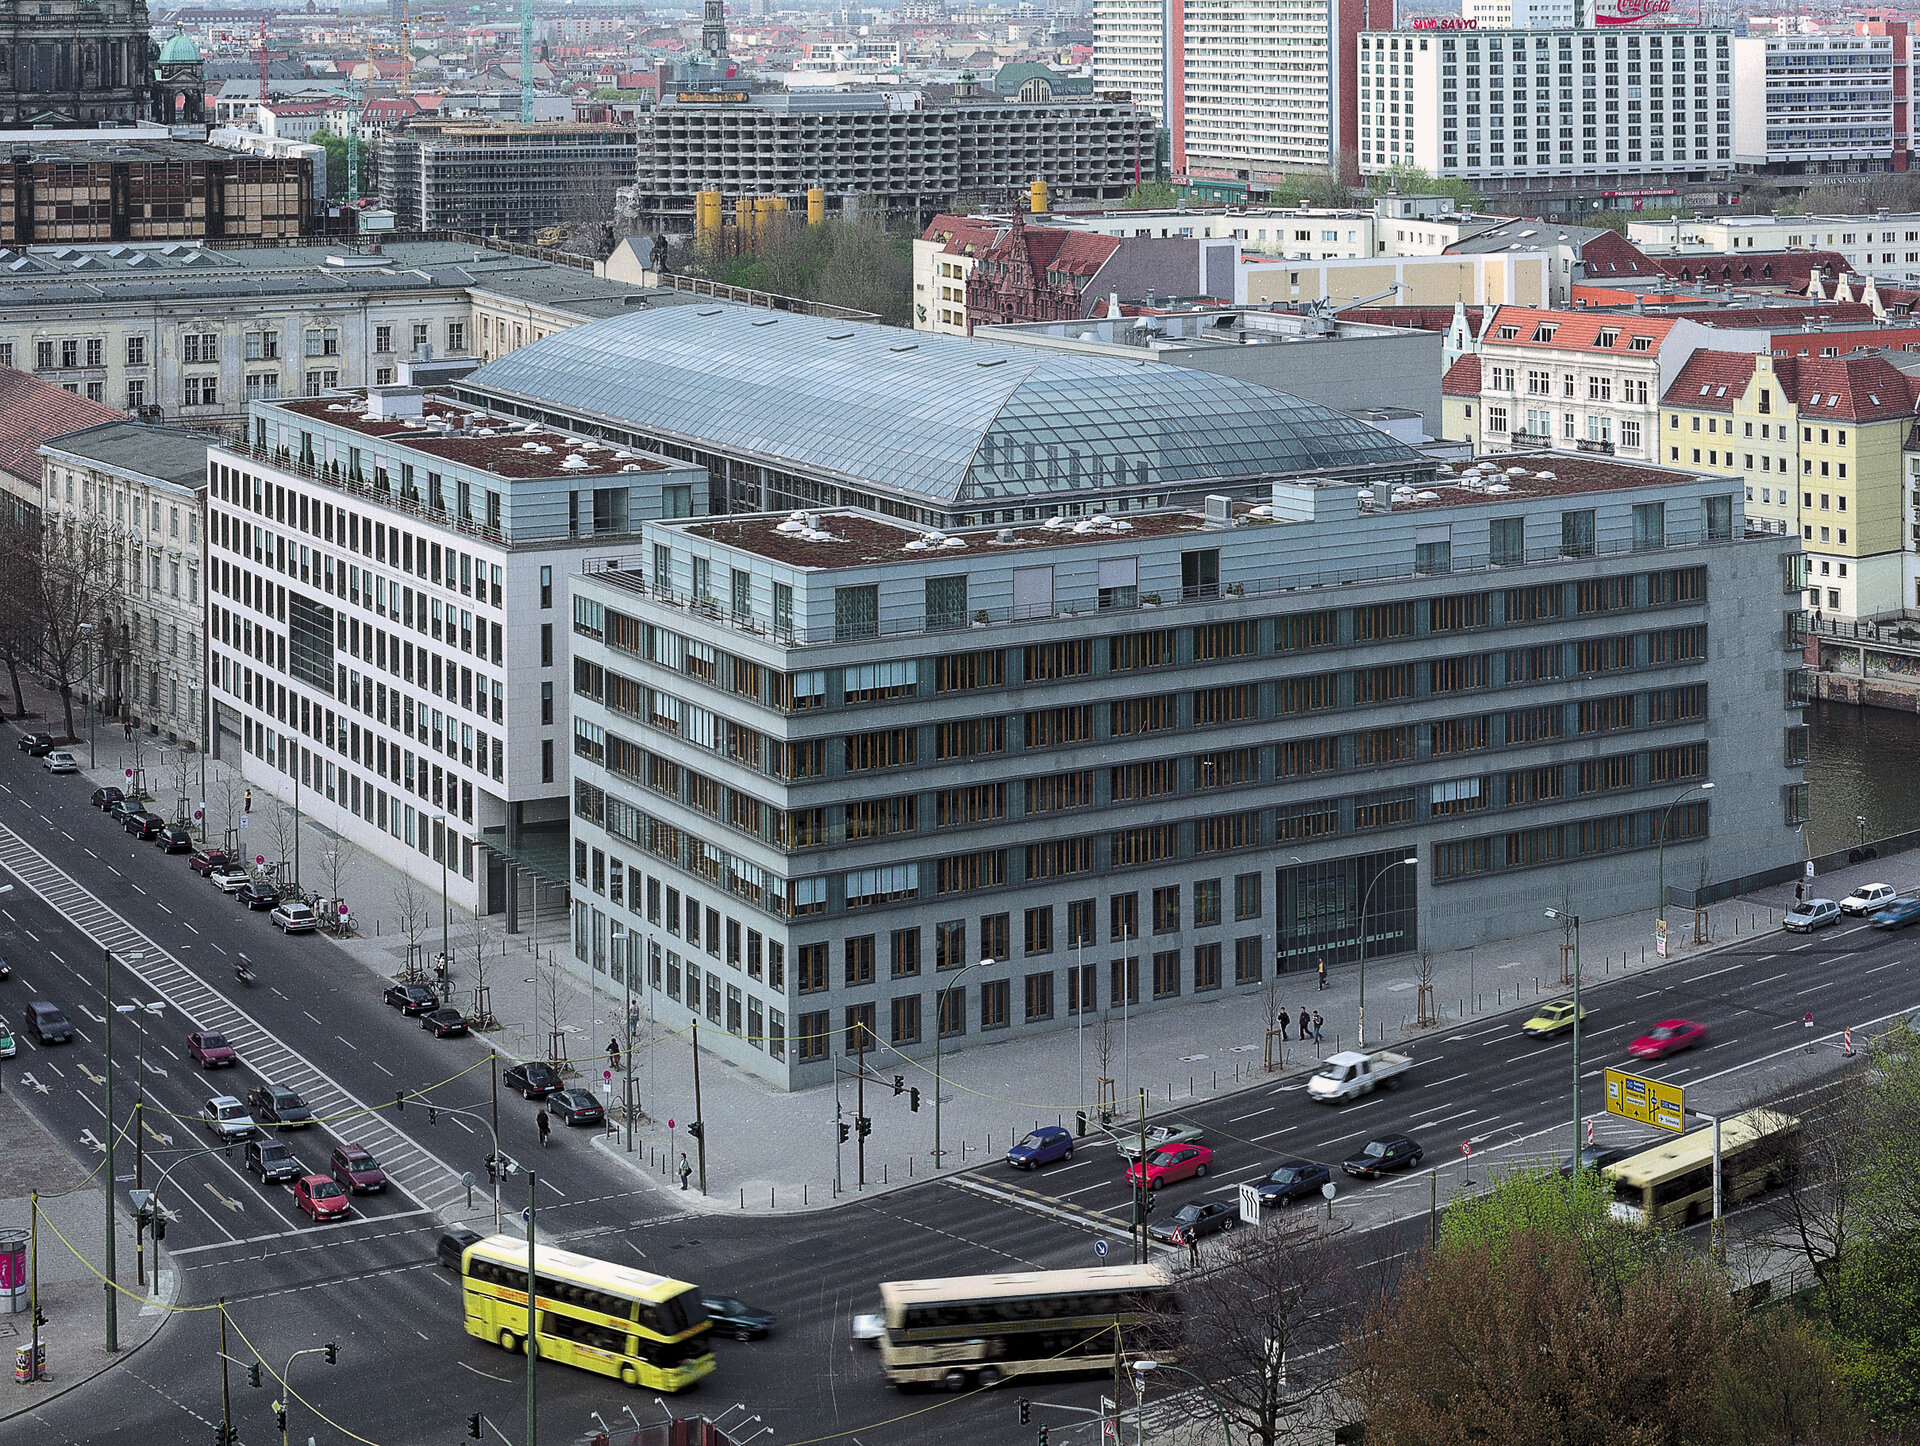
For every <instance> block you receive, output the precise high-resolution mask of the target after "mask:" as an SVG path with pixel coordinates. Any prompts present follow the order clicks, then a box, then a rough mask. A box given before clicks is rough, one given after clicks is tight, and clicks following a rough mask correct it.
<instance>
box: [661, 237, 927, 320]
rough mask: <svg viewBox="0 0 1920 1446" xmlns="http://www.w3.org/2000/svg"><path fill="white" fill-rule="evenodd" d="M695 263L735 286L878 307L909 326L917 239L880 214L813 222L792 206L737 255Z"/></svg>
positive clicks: (864, 307) (858, 308) (855, 307)
mask: <svg viewBox="0 0 1920 1446" xmlns="http://www.w3.org/2000/svg"><path fill="white" fill-rule="evenodd" d="M691 269H693V270H696V271H700V272H702V273H704V274H706V275H709V276H711V277H712V278H713V279H714V280H716V281H721V282H725V283H726V284H727V285H729V286H743V287H747V288H749V289H751V290H754V291H768V292H772V293H774V294H775V295H779V296H796V297H800V298H801V299H803V300H806V301H818V302H822V303H824V304H826V305H828V306H841V307H846V308H849V309H850V310H854V311H871V312H875V313H877V314H878V315H879V317H880V319H881V320H882V321H884V322H887V323H889V324H891V325H894V326H905V325H907V324H908V321H909V319H910V318H909V312H910V309H911V305H912V299H913V244H912V242H911V241H910V240H909V239H908V238H906V237H903V236H894V235H890V234H888V232H887V231H886V230H885V228H884V227H882V226H881V225H880V224H879V222H877V221H854V222H850V221H824V222H822V223H821V224H820V225H818V226H809V225H807V224H806V222H805V220H804V219H802V218H800V217H798V216H795V215H793V214H792V213H790V212H789V213H786V214H784V215H783V216H778V217H776V218H775V219H774V221H773V223H772V224H771V225H769V226H766V227H765V228H763V229H762V230H760V232H759V233H758V234H757V235H756V236H755V237H754V238H753V240H752V242H751V244H750V245H749V247H748V248H747V249H745V250H743V251H741V252H739V253H738V254H737V255H732V256H699V255H696V256H695V257H694V258H693V259H692V264H691Z"/></svg>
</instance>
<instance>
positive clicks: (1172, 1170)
mask: <svg viewBox="0 0 1920 1446" xmlns="http://www.w3.org/2000/svg"><path fill="white" fill-rule="evenodd" d="M1212 1163H1213V1151H1212V1150H1209V1149H1208V1148H1207V1147H1206V1146H1205V1145H1173V1146H1170V1147H1169V1148H1167V1149H1163V1150H1155V1151H1154V1152H1153V1153H1152V1154H1151V1155H1149V1156H1147V1158H1146V1159H1145V1161H1140V1160H1135V1161H1134V1162H1133V1163H1132V1164H1131V1165H1129V1166H1127V1183H1128V1184H1129V1185H1133V1186H1138V1185H1139V1184H1140V1182H1141V1180H1142V1178H1144V1179H1145V1180H1146V1184H1147V1188H1148V1189H1149V1190H1158V1189H1159V1188H1160V1187H1161V1186H1162V1185H1174V1184H1178V1183H1179V1182H1180V1181H1182V1180H1198V1179H1200V1178H1202V1177H1203V1176H1204V1175H1205V1174H1206V1173H1207V1167H1208V1166H1210V1165H1211V1164H1212Z"/></svg>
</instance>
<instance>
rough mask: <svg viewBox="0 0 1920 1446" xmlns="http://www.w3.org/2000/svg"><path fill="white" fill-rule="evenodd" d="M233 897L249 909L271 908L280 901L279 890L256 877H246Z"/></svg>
mask: <svg viewBox="0 0 1920 1446" xmlns="http://www.w3.org/2000/svg"><path fill="white" fill-rule="evenodd" d="M234 897H235V898H236V899H238V900H239V901H240V902H241V903H243V904H245V905H246V906H247V907H248V908H249V909H271V908H272V907H273V906H274V905H275V904H277V903H279V902H280V893H279V891H278V890H277V889H275V888H274V887H273V885H272V884H263V883H261V882H260V880H258V879H248V880H247V882H246V883H244V884H242V885H241V886H240V888H239V889H238V890H237V891H236V892H235V894H234Z"/></svg>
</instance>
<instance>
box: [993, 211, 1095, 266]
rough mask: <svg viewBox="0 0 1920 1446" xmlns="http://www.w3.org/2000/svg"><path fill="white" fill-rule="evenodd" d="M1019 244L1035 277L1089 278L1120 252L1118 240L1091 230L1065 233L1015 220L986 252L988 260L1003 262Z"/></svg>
mask: <svg viewBox="0 0 1920 1446" xmlns="http://www.w3.org/2000/svg"><path fill="white" fill-rule="evenodd" d="M1022 244H1024V245H1025V247H1026V251H1027V256H1028V258H1029V259H1030V261H1031V263H1032V265H1033V270H1034V274H1035V275H1041V274H1043V273H1045V272H1049V271H1060V272H1065V273H1066V274H1067V275H1069V276H1091V275H1093V273H1094V272H1096V271H1098V270H1099V269H1100V268H1101V267H1102V266H1104V265H1106V264H1107V260H1108V258H1109V257H1111V256H1112V255H1113V253H1114V252H1116V251H1118V250H1119V249H1120V238H1119V237H1118V236H1101V235H1098V234H1096V233H1094V232H1091V231H1067V230H1063V229H1061V228H1060V227H1057V226H1028V225H1026V224H1024V223H1023V222H1021V221H1020V220H1019V219H1018V217H1016V218H1015V221H1014V224H1013V225H1012V226H1009V227H1008V228H1006V230H1004V231H1002V232H1001V233H1000V235H999V236H998V237H997V238H996V239H995V241H994V243H993V245H992V246H990V247H989V248H988V249H987V257H988V259H990V260H995V261H1000V260H1005V259H1007V258H1008V257H1009V256H1011V255H1012V254H1013V253H1014V252H1015V251H1016V250H1017V249H1018V248H1019V247H1020V246H1021V245H1022Z"/></svg>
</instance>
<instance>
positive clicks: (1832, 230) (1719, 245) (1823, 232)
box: [1627, 211, 1920, 276]
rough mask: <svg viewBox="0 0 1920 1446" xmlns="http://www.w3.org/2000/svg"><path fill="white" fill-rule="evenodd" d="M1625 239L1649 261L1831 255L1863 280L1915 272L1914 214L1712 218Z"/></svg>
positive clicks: (1678, 221) (1642, 225) (1635, 228)
mask: <svg viewBox="0 0 1920 1446" xmlns="http://www.w3.org/2000/svg"><path fill="white" fill-rule="evenodd" d="M1627 239H1628V240H1629V241H1631V242H1633V244H1634V245H1636V246H1638V247H1639V248H1640V249H1641V250H1642V251H1644V252H1646V253H1647V254H1648V255H1649V256H1684V255H1694V254H1707V255H1720V254H1724V253H1727V252H1741V251H1803V250H1804V251H1837V252H1839V253H1840V254H1841V255H1842V256H1844V257H1846V258H1847V264H1848V265H1849V266H1851V267H1852V268H1853V269H1854V270H1855V271H1857V272H1859V273H1860V274H1861V275H1863V276H1875V275H1879V276H1904V275H1905V274H1906V273H1907V272H1909V271H1911V270H1912V269H1913V268H1914V267H1915V266H1920V212H1911V211H1908V212H1890V213H1876V214H1875V215H1872V216H1717V217H1699V216H1695V217H1691V218H1686V217H1678V216H1676V217H1675V218H1673V219H1672V220H1670V221H1634V222H1630V223H1629V224H1628V226H1627Z"/></svg>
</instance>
